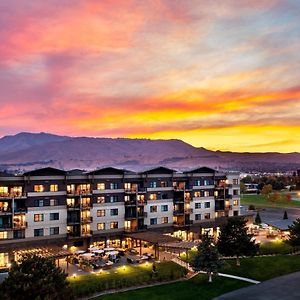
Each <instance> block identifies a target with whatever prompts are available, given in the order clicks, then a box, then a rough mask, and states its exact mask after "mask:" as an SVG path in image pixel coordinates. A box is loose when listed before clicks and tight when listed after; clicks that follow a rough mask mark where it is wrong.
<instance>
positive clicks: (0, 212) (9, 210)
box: [0, 207, 12, 214]
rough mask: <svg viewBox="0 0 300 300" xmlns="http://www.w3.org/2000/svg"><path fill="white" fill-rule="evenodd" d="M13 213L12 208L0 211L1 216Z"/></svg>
mask: <svg viewBox="0 0 300 300" xmlns="http://www.w3.org/2000/svg"><path fill="white" fill-rule="evenodd" d="M11 213H12V209H11V208H10V207H8V208H6V209H4V208H2V209H0V214H11Z"/></svg>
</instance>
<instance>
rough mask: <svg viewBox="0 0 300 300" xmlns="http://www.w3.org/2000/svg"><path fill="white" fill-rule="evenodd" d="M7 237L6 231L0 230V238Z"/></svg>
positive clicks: (4, 238)
mask: <svg viewBox="0 0 300 300" xmlns="http://www.w3.org/2000/svg"><path fill="white" fill-rule="evenodd" d="M6 239H7V231H0V240H6Z"/></svg>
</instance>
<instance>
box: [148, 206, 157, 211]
mask: <svg viewBox="0 0 300 300" xmlns="http://www.w3.org/2000/svg"><path fill="white" fill-rule="evenodd" d="M150 212H152V213H153V212H157V206H156V205H153V206H150Z"/></svg>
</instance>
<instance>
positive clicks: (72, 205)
mask: <svg viewBox="0 0 300 300" xmlns="http://www.w3.org/2000/svg"><path fill="white" fill-rule="evenodd" d="M67 209H80V204H69V205H67Z"/></svg>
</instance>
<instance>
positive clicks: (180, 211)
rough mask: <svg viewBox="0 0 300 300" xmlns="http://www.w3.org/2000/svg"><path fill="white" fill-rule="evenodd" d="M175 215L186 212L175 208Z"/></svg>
mask: <svg viewBox="0 0 300 300" xmlns="http://www.w3.org/2000/svg"><path fill="white" fill-rule="evenodd" d="M173 214H174V216H180V215H183V214H184V210H174V212H173Z"/></svg>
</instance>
